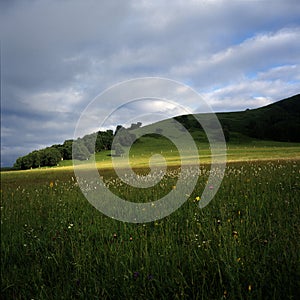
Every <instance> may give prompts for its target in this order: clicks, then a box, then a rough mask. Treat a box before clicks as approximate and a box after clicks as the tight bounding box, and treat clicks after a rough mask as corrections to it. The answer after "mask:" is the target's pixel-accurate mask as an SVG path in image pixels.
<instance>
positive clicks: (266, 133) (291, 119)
mask: <svg viewBox="0 0 300 300" xmlns="http://www.w3.org/2000/svg"><path fill="white" fill-rule="evenodd" d="M198 116H199V115H198ZM217 117H218V119H219V121H220V123H221V125H222V127H223V130H224V134H225V136H226V135H228V136H227V140H230V138H231V137H233V138H235V139H241V141H242V140H244V139H246V140H249V138H256V139H261V140H273V141H281V142H300V134H299V133H300V94H298V95H295V96H293V97H290V98H287V99H284V100H281V101H278V102H275V103H273V104H270V105H267V106H264V107H261V108H257V109H247V110H245V111H240V112H228V113H227V112H226V113H217ZM176 119H177V120H178V121H180V122H181V123H182V124H183V125H184V126H185V127H186V128H187V129H188V130H189V131H191V132H195V131H198V130H199V129H201V128H200V125H199V124H198V122H197V120H196V119H195V118H194V117H193V116H191V115H188V116H179V117H176ZM247 137H248V138H247Z"/></svg>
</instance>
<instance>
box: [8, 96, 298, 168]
mask: <svg viewBox="0 0 300 300" xmlns="http://www.w3.org/2000/svg"><path fill="white" fill-rule="evenodd" d="M216 115H217V117H218V119H219V121H220V123H221V125H222V128H223V132H224V136H225V139H226V142H227V147H228V148H230V149H232V148H233V147H235V146H236V145H243V147H248V148H249V147H250V148H251V147H256V148H262V147H265V146H267V147H280V148H281V149H282V147H286V146H287V145H286V143H288V145H290V146H293V145H292V144H291V143H299V142H300V134H299V133H300V94H298V95H295V96H293V97H290V98H287V99H284V100H281V101H278V102H275V103H273V104H271V105H268V106H264V107H261V108H257V109H247V110H245V111H240V112H228V113H227V112H226V113H217V114H216ZM195 116H196V118H200V119H205V118H206V119H208V120H209V118H210V115H209V114H198V115H195ZM195 116H194V115H182V116H177V117H175V118H172V119H166V120H163V121H160V122H157V123H154V124H150V125H147V126H142V123H140V122H138V123H137V124H132V125H131V127H130V128H127V129H126V128H124V127H122V126H121V125H118V126H117V128H116V130H115V132H113V131H112V130H107V131H99V132H95V133H91V134H89V135H86V136H84V137H82V138H78V139H77V140H76V141H73V140H66V141H65V142H64V143H63V144H62V145H53V146H51V147H48V148H46V149H42V150H39V151H33V152H31V153H29V154H28V155H25V156H23V157H20V158H18V159H17V161H16V163H15V165H14V168H15V169H30V168H40V167H47V166H56V165H63V166H66V165H70V163H68V162H67V161H69V160H71V159H72V148H73V155H75V156H73V158H75V159H78V160H82V161H85V162H86V161H87V160H88V159H89V158H90V157H91V155H93V154H94V152H96V153H97V154H96V158H99V160H98V159H97V161H102V162H103V161H106V160H107V159H108V158H109V157H108V156H110V154H111V152H110V150H111V149H113V150H115V154H116V155H117V156H120V155H122V154H123V153H124V151H126V150H127V151H129V150H128V147H129V146H130V145H131V144H132V141H133V140H134V139H135V138H136V137H138V136H141V135H142V136H141V137H140V138H138V139H137V140H136V141H135V142H134V144H133V147H132V149H131V150H130V153H131V155H132V157H133V158H134V160H135V161H137V160H138V157H139V158H140V159H141V160H145V159H146V158H147V157H151V155H152V154H153V153H159V152H161V153H163V154H164V156H167V157H169V160H171V161H175V160H177V158H178V155H177V152H176V148H174V145H173V146H172V143H171V144H170V142H169V141H167V139H168V138H171V140H172V139H173V142H175V143H177V144H181V146H180V147H179V148H184V147H187V148H189V146H190V145H191V142H189V141H187V140H185V139H186V138H187V135H186V132H185V130H184V128H185V129H187V130H188V132H189V133H190V135H191V136H192V138H193V141H194V142H195V144H196V147H197V148H198V149H199V151H201V153H200V154H201V155H202V157H203V156H204V157H210V151H209V145H208V141H207V137H206V134H205V132H204V130H203V129H202V127H201V125H200V123H199V122H198V121H197V119H196V118H195ZM179 123H180V124H181V125H182V126H181V125H180V124H179ZM180 126H181V127H180ZM213 130H214V129H212V131H213ZM118 131H120V132H121V136H120V137H119V138H116V133H117V132H118ZM147 132H151V134H147ZM141 133H143V134H144V135H143V134H141ZM164 136H165V137H164ZM114 140H115V141H114ZM116 140H118V141H117V142H116ZM113 141H114V143H115V144H114V145H113ZM278 142H280V143H281V144H280V143H279V144H278ZM294 146H295V145H294ZM296 146H298V145H296ZM172 147H173V148H172ZM241 151H242V150H241V149H240V150H239V151H238V152H239V153H241ZM280 151H281V152H282V150H280ZM99 153H100V154H99ZM268 156H270V155H268ZM245 157H248V156H247V155H245ZM251 157H252V156H251ZM234 158H235V156H234ZM109 159H110V158H109ZM142 163H144V162H142Z"/></svg>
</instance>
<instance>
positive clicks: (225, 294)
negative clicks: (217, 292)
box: [223, 290, 228, 298]
mask: <svg viewBox="0 0 300 300" xmlns="http://www.w3.org/2000/svg"><path fill="white" fill-rule="evenodd" d="M227 295H228V292H227V291H226V290H225V291H224V293H223V296H224V298H226V297H227Z"/></svg>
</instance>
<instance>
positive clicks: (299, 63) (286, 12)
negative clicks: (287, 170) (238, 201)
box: [0, 0, 300, 166]
mask: <svg viewBox="0 0 300 300" xmlns="http://www.w3.org/2000/svg"><path fill="white" fill-rule="evenodd" d="M0 33H1V166H11V165H12V164H13V163H14V162H15V160H16V158H18V157H20V156H23V155H26V154H27V153H29V152H31V151H33V150H36V149H41V148H45V147H47V146H50V145H53V144H61V143H63V142H64V140H66V139H70V138H73V136H74V132H75V128H76V124H77V122H78V120H79V118H80V116H81V114H82V112H83V110H84V109H85V108H86V107H87V106H88V105H89V103H90V102H91V101H93V99H95V98H96V97H97V96H98V95H99V94H101V93H103V91H105V90H106V89H109V88H110V87H112V86H114V85H116V84H118V83H120V82H123V81H127V80H132V79H134V78H142V77H161V78H168V79H171V80H175V81H178V82H180V83H182V84H184V85H188V86H189V87H191V88H192V89H193V90H194V91H196V92H197V93H199V94H200V95H201V97H202V98H203V99H204V100H205V101H206V103H208V104H209V105H210V106H211V108H212V110H213V111H215V112H221V111H238V110H245V109H247V108H250V109H251V108H256V107H260V106H263V105H267V104H270V103H273V102H275V101H278V100H281V99H284V98H287V97H289V96H292V95H295V94H298V93H299V92H300V43H299V41H300V2H299V1H297V0H272V1H271V0H268V1H265V0H260V1H258V0H252V1H250V0H249V1H248V0H230V1H229V0H228V1H226V0H199V1H196V0H185V1H184V0H174V1H167V0H165V1H164V0H163V1H146V0H144V1H143V0H142V1H138V0H136V1H130V0H129V1H103V0H102V1H96V0H86V1H79V0H72V1H71V0H22V1H21V0H11V1H9V0H2V1H0ZM148 89H149V90H147V87H144V91H145V97H147V96H149V93H148V91H150V89H151V87H148ZM158 94H159V93H158ZM101 101H102V102H101ZM176 101H177V102H178V104H179V105H181V106H184V107H185V106H187V108H188V109H190V110H192V111H193V112H198V111H197V109H198V110H199V107H197V105H196V104H197V103H195V102H193V101H187V100H186V99H184V98H181V97H179V98H178V99H177V100H176ZM148 102H149V101H148ZM148 102H147V103H148ZM177 102H176V103H177ZM148 104H149V103H148ZM148 104H147V105H148ZM116 105H117V103H116V102H115V101H113V99H102V98H101V97H100V98H98V108H99V110H98V111H97V116H98V117H99V120H100V121H99V128H100V129H102V128H101V124H102V123H101V121H102V120H105V119H106V117H107V116H108V115H109V114H110V112H112V111H113V110H114V109H115V108H116ZM155 105H156V106H158V107H159V106H160V109H161V111H162V112H164V111H165V110H166V107H167V106H165V105H164V102H163V101H161V102H159V101H156V102H155ZM150 106H151V105H150ZM145 107H146V105H145V106H144V107H142V105H136V107H135V116H139V115H141V114H142V113H143V112H144V110H145ZM178 113H180V110H179V111H178V110H176V109H175V110H174V114H178ZM126 118H128V116H126V113H124V111H122V113H121V114H119V115H116V116H115V117H114V118H111V122H106V123H107V126H108V127H111V128H113V127H114V126H116V125H118V124H123V123H124V124H125V123H126V122H127V120H126ZM95 124H96V126H95V127H96V128H97V126H98V125H97V124H98V123H97V121H96V123H95ZM99 128H98V129H99Z"/></svg>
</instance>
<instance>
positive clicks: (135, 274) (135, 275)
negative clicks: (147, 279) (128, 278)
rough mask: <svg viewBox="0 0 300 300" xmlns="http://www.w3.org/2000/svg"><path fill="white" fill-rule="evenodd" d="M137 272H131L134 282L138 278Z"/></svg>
mask: <svg viewBox="0 0 300 300" xmlns="http://www.w3.org/2000/svg"><path fill="white" fill-rule="evenodd" d="M139 275H140V273H139V272H133V278H134V279H135V280H136V279H137V278H138V277H139Z"/></svg>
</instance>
